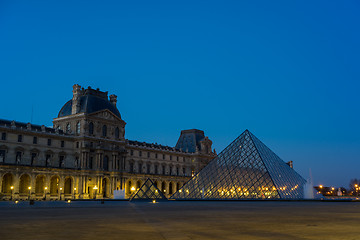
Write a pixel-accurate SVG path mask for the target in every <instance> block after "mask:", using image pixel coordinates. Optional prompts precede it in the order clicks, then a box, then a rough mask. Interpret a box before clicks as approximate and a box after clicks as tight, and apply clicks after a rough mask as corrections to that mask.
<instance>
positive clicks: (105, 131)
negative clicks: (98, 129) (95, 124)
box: [102, 125, 107, 137]
mask: <svg viewBox="0 0 360 240" xmlns="http://www.w3.org/2000/svg"><path fill="white" fill-rule="evenodd" d="M102 135H103V137H106V135H107V127H106V125H104V126H103V128H102Z"/></svg>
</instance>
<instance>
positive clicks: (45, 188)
mask: <svg viewBox="0 0 360 240" xmlns="http://www.w3.org/2000/svg"><path fill="white" fill-rule="evenodd" d="M47 189H48V188H47V187H44V190H45V191H44V192H45V197H44V200H46V191H47Z"/></svg>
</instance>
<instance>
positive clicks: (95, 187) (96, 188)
mask: <svg viewBox="0 0 360 240" xmlns="http://www.w3.org/2000/svg"><path fill="white" fill-rule="evenodd" d="M93 189H94V190H95V197H94V198H95V199H96V194H97V190H98V189H99V188H98V187H97V186H96V185H95V186H94V187H93Z"/></svg>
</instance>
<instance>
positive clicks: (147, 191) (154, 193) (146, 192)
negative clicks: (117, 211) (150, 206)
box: [130, 178, 167, 201]
mask: <svg viewBox="0 0 360 240" xmlns="http://www.w3.org/2000/svg"><path fill="white" fill-rule="evenodd" d="M141 199H143V200H145V199H167V198H166V197H165V196H164V194H162V192H161V191H160V190H159V189H158V188H157V187H156V185H155V184H154V183H153V181H151V180H150V178H148V179H146V181H145V182H144V184H143V185H142V186H141V187H140V188H139V190H137V191H136V193H135V194H134V195H133V196H132V197H131V199H130V201H132V200H141Z"/></svg>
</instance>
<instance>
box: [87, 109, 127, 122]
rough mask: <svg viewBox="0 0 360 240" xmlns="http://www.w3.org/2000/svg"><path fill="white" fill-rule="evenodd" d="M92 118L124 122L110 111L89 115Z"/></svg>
mask: <svg viewBox="0 0 360 240" xmlns="http://www.w3.org/2000/svg"><path fill="white" fill-rule="evenodd" d="M88 116H90V117H95V118H100V119H106V120H108V121H123V120H122V119H121V118H119V117H118V116H116V115H115V114H114V113H112V112H111V111H110V110H108V109H105V110H101V111H98V112H94V113H91V114H89V115H88Z"/></svg>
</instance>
